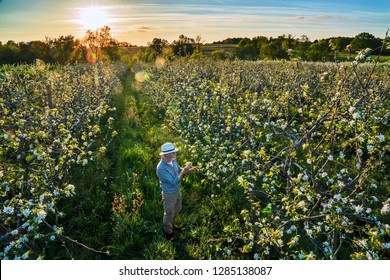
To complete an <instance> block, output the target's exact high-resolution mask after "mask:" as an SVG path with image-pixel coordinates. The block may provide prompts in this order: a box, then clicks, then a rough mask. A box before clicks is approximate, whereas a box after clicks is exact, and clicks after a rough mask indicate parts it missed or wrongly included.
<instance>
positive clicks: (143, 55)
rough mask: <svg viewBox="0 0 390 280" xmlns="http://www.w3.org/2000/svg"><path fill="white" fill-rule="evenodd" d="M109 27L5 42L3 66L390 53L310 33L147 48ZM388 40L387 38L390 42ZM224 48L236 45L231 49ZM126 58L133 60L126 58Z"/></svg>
mask: <svg viewBox="0 0 390 280" xmlns="http://www.w3.org/2000/svg"><path fill="white" fill-rule="evenodd" d="M110 31H111V29H110V27H108V26H104V27H102V28H98V29H97V30H96V31H91V30H88V31H87V32H86V34H85V37H84V38H83V39H75V38H74V36H72V35H67V36H60V37H58V38H50V37H46V38H45V41H30V42H19V43H16V42H14V41H12V40H10V41H8V42H7V43H5V44H2V43H1V42H0V64H17V63H28V64H32V63H36V61H37V60H42V61H44V62H45V63H50V64H55V63H58V64H63V65H65V64H80V63H86V62H94V61H115V60H119V59H120V57H121V55H123V54H125V56H126V52H123V50H125V49H126V48H129V47H133V48H137V49H138V51H137V52H136V53H135V54H133V55H131V57H127V59H128V60H131V61H144V62H152V61H154V60H155V59H156V58H157V57H161V56H162V57H164V58H167V59H169V60H173V59H175V58H178V57H189V58H193V59H196V58H202V57H204V56H205V53H206V52H205V51H204V50H205V49H206V48H208V49H211V50H212V51H211V52H209V56H211V57H212V58H213V59H216V60H223V59H242V60H258V59H267V60H281V59H285V60H296V59H298V60H303V61H337V56H338V55H339V53H347V54H348V57H349V58H352V57H353V55H355V54H356V53H357V52H359V51H361V50H362V49H369V50H370V54H372V55H378V54H379V53H381V54H382V55H390V48H382V45H383V39H381V38H377V37H375V36H373V35H372V34H370V33H367V32H362V33H360V34H358V35H356V36H355V37H333V38H328V39H321V40H315V41H313V42H312V41H310V40H309V38H308V37H307V36H306V35H303V36H301V37H300V38H295V37H293V36H292V35H281V36H278V37H276V38H272V37H270V38H267V37H264V36H257V37H254V38H252V39H250V38H247V37H244V38H242V37H237V38H227V39H225V40H222V41H216V42H213V43H212V44H205V43H204V41H203V39H202V37H201V36H200V35H198V36H196V38H190V37H187V36H185V35H183V34H182V35H180V36H179V38H178V39H176V40H174V41H173V42H172V43H169V42H168V41H167V40H166V39H162V38H154V39H153V40H152V41H151V42H149V43H148V46H147V47H137V46H132V45H131V44H129V43H126V42H118V41H117V40H116V39H114V38H113V37H112V36H111V33H110ZM387 39H388V38H385V40H387ZM224 46H233V48H230V50H229V51H226V50H225V47H224ZM127 56H129V55H128V54H127Z"/></svg>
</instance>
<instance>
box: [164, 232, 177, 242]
mask: <svg viewBox="0 0 390 280" xmlns="http://www.w3.org/2000/svg"><path fill="white" fill-rule="evenodd" d="M165 238H166V239H167V240H168V241H176V240H178V238H177V236H176V235H175V234H174V233H173V232H172V233H171V234H167V233H166V234H165Z"/></svg>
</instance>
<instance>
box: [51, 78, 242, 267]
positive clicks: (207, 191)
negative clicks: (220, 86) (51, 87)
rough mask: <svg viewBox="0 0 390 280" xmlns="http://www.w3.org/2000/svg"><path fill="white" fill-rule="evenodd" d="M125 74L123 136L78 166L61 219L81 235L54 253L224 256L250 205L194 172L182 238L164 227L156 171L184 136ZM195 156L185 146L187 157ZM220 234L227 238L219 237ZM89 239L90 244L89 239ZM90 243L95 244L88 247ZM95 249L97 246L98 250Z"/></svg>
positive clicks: (68, 230)
mask: <svg viewBox="0 0 390 280" xmlns="http://www.w3.org/2000/svg"><path fill="white" fill-rule="evenodd" d="M133 83H134V82H133V79H132V76H131V75H128V76H127V77H126V79H124V80H123V90H122V92H120V93H118V94H116V95H114V96H113V99H112V106H113V107H116V111H113V112H110V113H109V115H108V116H107V118H108V117H113V118H114V119H115V124H114V129H115V130H116V131H118V133H119V134H118V136H117V137H116V138H114V141H113V142H111V144H110V145H109V146H108V147H107V153H106V154H105V156H100V157H99V158H98V159H97V160H96V161H95V162H94V163H93V164H91V165H87V166H85V167H80V166H77V168H74V170H72V174H71V177H72V183H73V184H74V185H75V186H76V188H77V189H76V195H75V196H74V197H72V198H68V199H66V200H64V201H63V203H62V206H61V207H63V209H64V213H65V214H66V215H65V217H63V218H61V219H60V224H62V225H63V226H64V229H65V232H64V235H66V236H68V237H69V238H71V239H72V240H77V243H76V242H70V241H69V240H66V239H63V240H57V242H54V243H53V246H50V250H49V251H48V252H47V258H48V259H146V260H147V259H155V260H160V259H164V260H165V259H167V260H168V259H209V258H214V259H215V258H224V254H225V251H226V249H225V248H228V247H229V242H234V241H232V240H230V241H228V239H227V238H226V237H224V235H223V227H224V225H226V224H230V223H231V220H233V219H235V218H236V217H239V212H240V211H241V209H242V207H245V206H243V205H245V203H246V202H245V201H246V200H245V197H244V194H243V192H242V190H241V189H235V188H226V189H219V188H217V187H214V186H213V185H205V184H202V183H201V182H202V179H204V175H202V174H201V173H199V174H188V175H186V176H185V177H184V178H183V180H182V193H183V210H182V213H181V215H180V216H179V218H178V221H177V222H178V224H179V225H181V226H182V227H183V230H182V231H181V232H180V233H179V241H178V242H169V241H167V240H166V239H165V236H164V234H163V232H162V217H163V205H162V200H161V190H160V187H159V182H158V179H157V176H156V173H155V168H156V165H157V163H158V161H159V160H160V156H159V154H158V152H159V150H160V147H161V144H162V143H164V142H167V141H171V142H174V143H177V144H178V145H180V139H179V138H178V137H177V136H176V135H172V134H171V132H170V131H168V130H167V129H166V128H165V126H164V114H163V112H158V111H156V110H155V109H154V108H152V107H150V106H149V103H148V100H147V98H146V95H144V94H143V93H142V92H138V91H136V90H134V89H133ZM187 159H188V160H190V159H191V155H190V154H189V153H188V152H186V151H184V150H181V151H180V152H179V153H178V162H179V164H180V163H182V164H184V162H185V160H187ZM219 240H220V241H219ZM80 244H83V245H85V246H82V245H80ZM87 247H88V248H89V249H88V248H87ZM92 249H93V250H92Z"/></svg>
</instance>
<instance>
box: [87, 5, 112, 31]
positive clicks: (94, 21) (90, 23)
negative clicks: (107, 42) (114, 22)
mask: <svg viewBox="0 0 390 280" xmlns="http://www.w3.org/2000/svg"><path fill="white" fill-rule="evenodd" d="M108 21H109V17H108V14H107V11H106V10H105V9H104V8H103V7H99V6H91V7H86V8H84V9H83V10H82V12H81V22H82V24H83V26H84V28H85V29H89V30H95V29H97V28H100V27H103V26H104V25H107V24H108Z"/></svg>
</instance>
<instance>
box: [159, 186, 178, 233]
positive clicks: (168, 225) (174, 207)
mask: <svg viewBox="0 0 390 280" xmlns="http://www.w3.org/2000/svg"><path fill="white" fill-rule="evenodd" d="M162 199H163V203H164V223H163V224H164V232H165V233H166V234H171V233H172V232H173V221H174V220H175V218H176V217H177V215H179V213H180V211H181V208H182V197H181V193H180V191H178V192H176V193H172V194H166V193H164V192H163V193H162Z"/></svg>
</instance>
